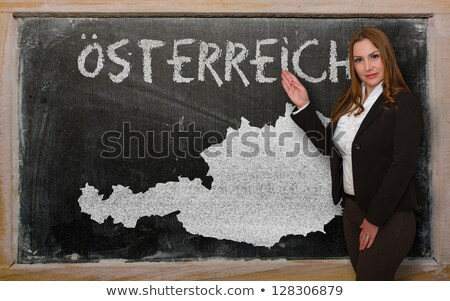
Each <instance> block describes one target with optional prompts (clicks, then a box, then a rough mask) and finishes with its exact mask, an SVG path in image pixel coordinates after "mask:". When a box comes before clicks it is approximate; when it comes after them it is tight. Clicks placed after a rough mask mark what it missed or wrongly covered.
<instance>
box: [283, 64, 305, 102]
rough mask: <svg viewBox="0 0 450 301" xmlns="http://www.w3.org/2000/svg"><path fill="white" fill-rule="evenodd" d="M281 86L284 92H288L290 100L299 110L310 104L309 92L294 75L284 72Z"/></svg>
mask: <svg viewBox="0 0 450 301" xmlns="http://www.w3.org/2000/svg"><path fill="white" fill-rule="evenodd" d="M281 84H282V85H283V88H284V91H286V93H287V95H288V96H289V98H290V100H291V101H292V102H293V103H294V105H295V106H296V107H297V108H298V109H300V108H303V107H304V106H305V105H306V104H308V103H309V97H308V91H306V89H305V87H304V86H303V85H302V84H301V83H300V81H299V80H298V79H297V77H295V75H294V74H292V73H290V72H289V71H287V70H282V71H281Z"/></svg>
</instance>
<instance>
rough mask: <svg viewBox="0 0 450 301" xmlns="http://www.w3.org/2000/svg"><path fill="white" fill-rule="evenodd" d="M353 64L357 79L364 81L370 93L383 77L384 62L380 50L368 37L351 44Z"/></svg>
mask: <svg viewBox="0 0 450 301" xmlns="http://www.w3.org/2000/svg"><path fill="white" fill-rule="evenodd" d="M353 64H354V66H355V71H356V74H357V75H358V77H359V79H360V80H361V81H363V82H365V83H366V88H367V91H368V92H369V93H370V92H371V91H372V90H373V88H375V87H376V86H377V85H378V84H379V83H380V82H381V81H382V80H383V78H384V64H383V61H382V60H381V56H380V51H379V50H378V48H376V47H375V45H373V44H372V42H371V41H370V40H369V39H364V40H361V41H359V42H356V43H355V44H354V45H353Z"/></svg>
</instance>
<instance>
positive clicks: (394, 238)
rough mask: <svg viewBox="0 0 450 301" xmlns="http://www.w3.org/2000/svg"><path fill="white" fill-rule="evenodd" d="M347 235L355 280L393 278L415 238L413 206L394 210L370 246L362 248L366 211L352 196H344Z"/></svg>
mask: <svg viewBox="0 0 450 301" xmlns="http://www.w3.org/2000/svg"><path fill="white" fill-rule="evenodd" d="M344 200H345V205H344V235H345V241H346V244H347V250H348V254H349V255H350V260H351V262H352V266H353V269H354V270H355V273H356V280H394V277H395V273H396V272H397V269H398V267H399V266H400V263H401V262H402V260H403V259H404V258H405V257H406V255H407V254H408V252H409V250H410V249H411V246H412V244H413V242H414V237H415V234H416V219H415V216H414V212H413V210H408V211H401V212H395V213H394V214H393V215H392V216H391V218H390V219H389V221H388V222H387V223H386V224H384V225H383V226H381V227H380V229H379V230H378V234H377V236H376V237H375V241H374V242H373V244H372V246H371V247H370V248H369V249H365V250H363V251H359V234H360V232H361V229H360V228H359V226H360V225H361V224H362V222H363V220H364V218H365V213H364V212H363V211H362V210H361V209H360V208H359V206H358V204H357V203H356V202H355V201H354V200H353V199H351V198H348V197H344Z"/></svg>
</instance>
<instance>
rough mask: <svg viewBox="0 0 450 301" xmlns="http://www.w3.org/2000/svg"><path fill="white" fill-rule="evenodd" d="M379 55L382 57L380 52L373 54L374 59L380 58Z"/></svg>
mask: <svg viewBox="0 0 450 301" xmlns="http://www.w3.org/2000/svg"><path fill="white" fill-rule="evenodd" d="M379 57H380V55H379V54H373V55H372V60H376V59H377V58H379Z"/></svg>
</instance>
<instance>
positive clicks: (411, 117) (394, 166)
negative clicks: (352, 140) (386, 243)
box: [366, 93, 423, 226]
mask: <svg viewBox="0 0 450 301" xmlns="http://www.w3.org/2000/svg"><path fill="white" fill-rule="evenodd" d="M396 99H397V109H396V113H395V127H394V128H393V129H392V130H393V131H394V142H393V157H392V163H391V165H390V167H389V169H388V171H387V173H386V175H385V177H384V179H383V181H382V183H381V185H380V187H379V189H378V191H377V193H376V194H375V195H374V197H373V198H372V201H371V202H370V207H369V210H368V212H367V217H366V219H367V220H368V221H369V222H370V223H372V224H374V225H377V226H380V225H382V224H384V223H385V222H386V221H387V220H388V218H389V217H390V216H391V214H392V213H393V212H394V210H395V208H396V207H397V205H398V203H399V201H400V199H401V197H402V195H403V194H404V192H405V190H406V188H407V186H408V184H409V183H410V182H411V181H412V178H413V176H414V170H415V165H416V160H417V154H418V150H419V146H420V139H421V135H422V130H423V120H422V108H421V104H420V101H419V99H418V98H417V97H415V96H414V95H412V94H411V93H399V94H398V95H397V97H396Z"/></svg>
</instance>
